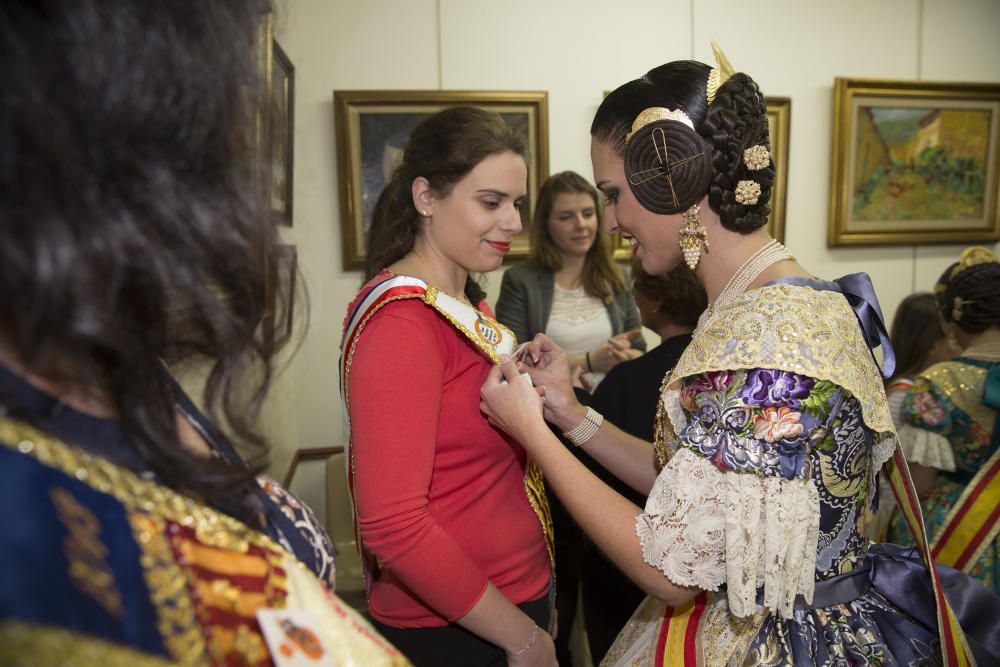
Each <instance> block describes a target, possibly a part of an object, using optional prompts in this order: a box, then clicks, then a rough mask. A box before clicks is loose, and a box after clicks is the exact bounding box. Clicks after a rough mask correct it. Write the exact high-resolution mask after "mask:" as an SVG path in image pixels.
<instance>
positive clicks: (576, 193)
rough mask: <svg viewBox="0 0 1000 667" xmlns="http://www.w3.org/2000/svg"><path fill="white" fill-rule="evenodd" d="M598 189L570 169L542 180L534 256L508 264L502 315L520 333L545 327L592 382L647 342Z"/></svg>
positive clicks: (533, 232)
mask: <svg viewBox="0 0 1000 667" xmlns="http://www.w3.org/2000/svg"><path fill="white" fill-rule="evenodd" d="M602 218H603V204H602V202H601V198H600V195H599V194H598V192H597V189H596V188H595V187H594V186H593V185H591V184H590V183H588V182H587V180H586V179H585V178H583V177H582V176H580V175H579V174H577V173H575V172H572V171H564V172H562V173H559V174H555V175H554V176H552V177H550V178H549V179H548V180H547V181H545V184H544V185H542V188H541V190H540V191H539V193H538V202H537V204H536V205H535V215H534V221H533V223H534V224H532V227H531V256H530V258H529V260H528V261H527V262H525V263H524V264H521V265H519V266H515V267H513V268H511V269H510V270H508V271H507V272H506V273H505V274H504V276H503V282H502V283H501V285H500V297H499V298H498V299H497V308H496V314H497V319H498V320H499V321H500V322H501V323H503V324H505V325H507V326H508V327H510V329H511V330H512V331H513V332H514V334H515V335H516V336H517V339H518V341H522V342H523V341H528V340H531V338H533V337H534V335H535V334H537V333H541V332H544V333H545V334H547V335H548V336H549V337H550V338H552V339H553V340H555V341H556V342H557V343H558V344H559V345H560V346H563V347H564V349H565V350H566V352H567V354H569V355H570V364H571V365H572V366H575V367H578V368H580V369H581V370H582V371H583V383H584V386H585V387H587V388H588V389H592V388H593V387H595V386H596V385H597V383H598V382H600V380H601V379H602V378H603V377H604V374H605V373H607V372H608V371H610V370H611V369H612V368H614V367H615V366H616V365H617V364H618V363H620V362H622V361H626V360H628V359H634V358H635V357H638V356H639V355H640V354H642V352H643V351H644V350H645V349H646V343H645V341H644V340H643V338H642V336H641V330H640V326H641V325H640V320H639V311H638V309H637V308H636V306H635V300H634V299H633V298H632V293H631V291H630V290H629V289H628V286H627V284H626V281H625V277H624V276H623V274H622V271H621V269H619V268H618V266H617V264H615V262H614V260H613V259H612V250H611V237H610V236H608V235H607V233H605V232H604V231H603V226H602Z"/></svg>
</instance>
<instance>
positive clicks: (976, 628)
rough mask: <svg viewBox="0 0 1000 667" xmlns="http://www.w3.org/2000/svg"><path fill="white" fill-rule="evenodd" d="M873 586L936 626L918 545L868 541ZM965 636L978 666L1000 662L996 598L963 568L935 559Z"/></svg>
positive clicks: (926, 623) (999, 600)
mask: <svg viewBox="0 0 1000 667" xmlns="http://www.w3.org/2000/svg"><path fill="white" fill-rule="evenodd" d="M868 558H869V561H870V562H871V575H870V576H871V583H872V587H873V588H874V589H875V590H877V591H878V592H879V593H881V594H882V596H883V597H885V598H886V599H887V600H888V601H889V602H891V603H892V604H893V605H894V606H896V607H897V608H899V609H902V610H903V611H905V612H906V613H908V614H910V615H911V616H912V617H913V618H915V619H916V620H918V621H919V622H920V623H922V624H923V625H924V626H925V627H928V628H936V627H937V616H936V614H935V607H934V591H933V590H932V589H931V580H930V577H928V576H927V568H926V566H925V565H924V563H923V561H922V560H921V559H920V553H919V552H918V551H917V549H916V547H909V548H903V547H900V546H897V545H895V544H875V545H872V547H871V550H870V552H869V554H868ZM935 567H936V568H937V572H938V576H939V577H940V578H941V586H942V588H944V595H945V597H946V598H948V603H949V604H950V605H951V608H952V611H954V612H955V617H956V618H957V619H958V623H959V625H961V626H962V630H963V631H964V632H965V639H966V641H967V642H968V643H969V648H971V649H972V653H973V654H974V655H975V657H976V662H977V663H978V664H979V665H998V664H1000V620H998V619H1000V598H998V597H997V596H996V595H994V594H993V591H991V590H989V589H988V588H986V587H985V586H983V585H982V584H980V583H979V582H978V581H976V580H975V579H973V578H972V577H970V576H969V575H967V574H966V573H964V572H960V571H959V570H955V569H953V568H950V567H948V566H946V565H941V564H940V563H935Z"/></svg>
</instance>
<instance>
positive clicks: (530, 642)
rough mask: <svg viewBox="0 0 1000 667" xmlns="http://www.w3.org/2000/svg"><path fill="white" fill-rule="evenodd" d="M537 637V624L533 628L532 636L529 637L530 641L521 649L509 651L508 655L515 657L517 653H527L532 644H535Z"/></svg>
mask: <svg viewBox="0 0 1000 667" xmlns="http://www.w3.org/2000/svg"><path fill="white" fill-rule="evenodd" d="M536 639H538V626H537V625H536V626H535V627H534V628H532V630H531V637H529V638H528V643H527V644H525V645H524V648H522V649H521V650H520V651H516V652H514V653H508V654H507V655H509V656H511V657H514V656H515V655H521V654H522V653H526V652H527V651H528V650H530V649H531V647H532V646H534V645H535V640H536Z"/></svg>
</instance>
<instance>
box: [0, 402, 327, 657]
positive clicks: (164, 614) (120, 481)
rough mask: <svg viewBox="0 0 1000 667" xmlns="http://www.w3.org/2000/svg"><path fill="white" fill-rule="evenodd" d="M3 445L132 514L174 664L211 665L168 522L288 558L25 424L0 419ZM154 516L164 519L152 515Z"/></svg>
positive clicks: (241, 527)
mask: <svg viewBox="0 0 1000 667" xmlns="http://www.w3.org/2000/svg"><path fill="white" fill-rule="evenodd" d="M0 442H2V443H3V445H4V446H6V447H9V448H10V449H17V450H18V451H21V452H22V453H25V455H27V456H31V457H33V458H35V459H36V460H38V461H39V462H40V463H42V464H44V465H46V466H49V467H51V468H54V469H56V470H60V471H62V472H63V473H65V474H67V475H71V476H73V477H75V478H76V479H79V480H80V481H82V482H83V483H84V484H87V485H88V486H90V487H92V488H95V489H97V490H99V491H102V492H103V493H107V494H108V495H110V496H111V497H113V498H115V499H116V500H118V501H119V502H120V503H121V504H122V505H123V506H124V507H125V509H126V510H127V511H129V513H130V514H129V521H130V524H131V525H132V528H133V533H134V535H135V538H136V540H137V542H138V543H139V544H140V545H141V546H142V555H141V563H142V566H143V571H144V576H145V578H146V583H147V586H148V587H149V592H150V595H151V600H152V602H153V604H154V606H155V608H156V610H157V613H158V615H159V616H158V624H159V629H160V633H161V635H162V637H163V641H164V642H165V644H166V645H167V649H168V651H169V652H170V654H171V656H172V657H173V659H174V660H176V661H177V662H178V663H180V664H182V665H203V664H207V663H206V662H205V660H206V659H207V658H206V657H205V645H204V642H203V638H202V633H201V629H200V627H199V626H198V624H197V622H196V619H195V615H194V606H193V603H192V601H191V599H190V598H189V596H188V594H187V591H186V588H185V576H184V574H183V571H182V570H181V568H180V567H178V566H177V564H176V563H175V562H174V560H173V555H172V552H171V549H170V545H169V543H168V542H167V538H166V536H165V534H164V529H165V521H172V522H176V523H179V524H181V525H189V526H192V527H193V529H194V530H195V531H197V534H198V535H199V539H200V538H201V536H204V537H205V539H207V540H209V541H210V542H211V543H215V544H226V543H229V542H230V540H231V539H234V538H235V539H238V540H241V541H245V542H246V543H247V544H250V545H255V546H258V547H260V548H262V549H264V550H266V551H273V552H277V553H278V554H281V553H284V552H283V550H282V548H281V547H280V546H279V545H278V544H277V543H275V542H274V541H273V540H271V539H270V538H269V537H268V536H266V535H264V534H262V533H258V532H256V531H254V530H252V529H251V528H250V527H249V526H247V525H246V524H243V523H241V522H240V521H237V520H236V519H234V518H233V517H230V516H228V515H225V514H222V513H220V512H217V511H215V510H213V509H211V508H209V507H206V506H205V505H201V504H200V503H198V502H197V501H195V500H194V499H192V498H189V497H187V496H184V495H182V494H179V493H177V492H175V491H173V490H171V489H168V488H166V487H163V486H160V485H159V484H157V483H155V482H152V481H148V480H144V479H142V478H140V477H139V476H137V475H135V474H133V473H132V472H130V471H128V470H125V469H123V468H119V467H118V466H116V465H114V464H113V463H111V462H109V461H107V460H106V459H103V458H100V457H97V456H93V455H91V454H89V453H88V452H85V451H83V450H80V449H77V448H76V447H72V446H70V445H67V444H65V443H63V442H61V441H59V440H57V439H55V438H53V437H51V436H49V435H47V434H45V433H43V432H41V431H39V430H37V429H35V428H34V427H32V426H29V425H27V424H24V423H22V422H17V421H14V420H11V419H7V418H0ZM24 442H31V443H32V447H30V448H27V447H24V446H23V443H24ZM15 443H17V444H15ZM25 450H30V451H27V452H25ZM153 511H156V512H157V514H158V515H159V516H154V515H152V514H151V512H153ZM226 533H229V534H230V535H226ZM288 562H291V563H293V564H294V566H295V567H298V568H301V569H302V570H303V571H304V572H307V573H309V574H311V572H310V571H309V569H308V568H307V567H306V566H305V565H304V564H303V563H301V562H299V561H298V560H296V559H294V558H290V559H288ZM282 581H283V579H282V578H281V577H280V576H277V577H273V578H271V577H269V585H271V586H274V585H276V584H277V583H280V582H282Z"/></svg>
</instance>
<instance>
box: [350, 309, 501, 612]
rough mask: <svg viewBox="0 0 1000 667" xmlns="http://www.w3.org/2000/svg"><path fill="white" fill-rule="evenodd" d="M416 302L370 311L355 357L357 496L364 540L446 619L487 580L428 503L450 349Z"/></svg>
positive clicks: (465, 606)
mask: <svg viewBox="0 0 1000 667" xmlns="http://www.w3.org/2000/svg"><path fill="white" fill-rule="evenodd" d="M437 317H438V316H437V315H436V314H435V313H434V312H433V311H431V310H430V309H429V308H427V306H425V305H424V304H422V303H416V302H414V303H409V302H403V303H395V304H391V305H389V306H386V307H385V308H384V309H383V310H382V312H380V313H378V314H376V315H375V316H374V317H373V318H372V319H371V321H370V322H369V323H368V324H367V326H366V327H365V330H364V332H363V333H362V335H361V338H360V339H359V340H358V343H357V347H356V349H355V352H354V357H353V359H352V361H351V372H350V378H349V380H348V382H349V383H350V416H351V436H352V440H351V442H352V447H353V448H354V475H355V477H354V479H355V482H354V483H355V496H356V499H357V505H358V522H359V525H360V528H361V535H362V539H363V541H364V544H365V547H366V548H367V549H368V550H369V551H371V552H372V554H374V555H375V556H377V557H378V559H379V561H380V562H381V564H382V567H384V568H389V569H392V570H393V571H394V572H395V574H396V576H398V577H399V578H400V580H402V581H403V583H405V584H406V585H407V586H408V587H409V588H410V590H412V591H413V592H414V593H415V594H416V595H418V596H419V597H420V598H422V599H423V600H424V602H425V603H426V604H427V605H429V606H430V607H431V608H433V609H434V610H435V611H437V612H438V613H439V614H441V615H442V616H444V617H445V618H447V619H448V620H455V619H457V618H459V617H461V616H463V615H465V614H466V613H467V612H468V611H469V609H471V608H472V607H473V606H474V605H475V604H476V602H478V601H479V598H480V597H481V596H482V594H483V592H484V591H485V590H486V585H487V583H488V581H487V579H486V576H485V575H484V574H483V572H482V571H481V570H480V569H479V568H478V567H477V566H476V565H475V564H474V563H473V561H472V560H471V559H470V558H469V557H468V556H467V555H466V554H465V552H464V551H463V550H462V549H461V548H459V546H458V545H457V544H456V543H455V541H454V540H453V539H452V538H451V536H450V535H448V533H446V532H445V531H444V530H443V529H442V528H441V526H439V525H438V524H437V523H436V522H435V520H434V518H433V517H432V516H431V514H430V513H429V512H428V491H429V488H430V482H431V473H432V469H433V462H434V451H435V444H436V439H437V424H438V417H439V413H440V408H441V392H440V388H441V387H442V386H443V382H444V372H445V364H446V354H447V352H446V350H445V349H444V347H443V345H442V341H441V340H440V339H439V336H438V334H437V332H438V331H440V329H439V323H438V322H437Z"/></svg>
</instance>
